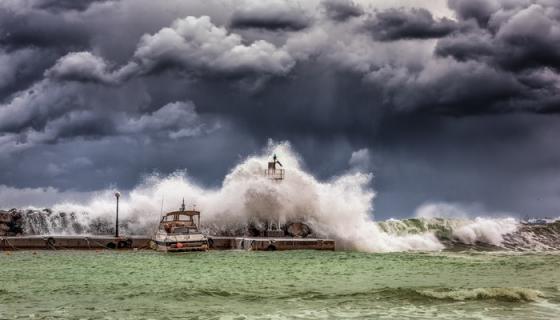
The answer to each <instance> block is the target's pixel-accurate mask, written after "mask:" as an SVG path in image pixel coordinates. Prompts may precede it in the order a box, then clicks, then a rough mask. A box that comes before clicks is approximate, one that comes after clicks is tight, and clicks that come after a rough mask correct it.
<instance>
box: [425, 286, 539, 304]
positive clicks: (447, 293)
mask: <svg viewBox="0 0 560 320" xmlns="http://www.w3.org/2000/svg"><path fill="white" fill-rule="evenodd" d="M415 293H416V294H418V295H420V296H423V297H427V298H429V299H438V300H453V301H465V300H496V301H507V302H534V301H538V300H539V298H543V297H544V294H543V293H542V292H540V291H538V290H534V289H528V288H474V289H439V290H433V289H430V290H415Z"/></svg>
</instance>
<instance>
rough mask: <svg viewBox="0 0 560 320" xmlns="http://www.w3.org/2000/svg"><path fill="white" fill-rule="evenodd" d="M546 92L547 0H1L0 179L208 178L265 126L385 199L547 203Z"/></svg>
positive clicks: (398, 207) (14, 182)
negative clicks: (360, 177) (184, 173)
mask: <svg viewBox="0 0 560 320" xmlns="http://www.w3.org/2000/svg"><path fill="white" fill-rule="evenodd" d="M559 93H560V2H559V1H557V0H448V1H444V0H441V1H437V0H423V1H422V0H400V1H381V0H361V1H357V0H356V1H354V2H353V1H350V0H324V1H312V0H305V1H304V0H299V1H298V0H293V1H289V0H269V1H262V0H245V1H243V0H192V1H182V0H180V1H179V0H166V1H157V2H156V1H153V0H115V1H111V0H106V1H82V0H0V168H1V170H0V192H4V193H5V194H6V193H8V192H10V193H17V192H20V191H21V192H24V191H25V190H27V192H28V193H29V190H32V191H33V190H34V191H33V192H35V193H33V192H31V193H29V194H35V196H37V197H39V196H38V195H37V194H38V193H37V192H38V191H37V190H38V189H37V188H49V189H48V190H51V191H52V190H55V191H56V192H59V193H62V194H65V193H66V194H69V195H70V194H71V195H76V194H80V193H82V192H90V191H94V190H101V189H105V188H107V187H113V186H114V187H117V188H119V189H123V190H127V189H131V188H133V187H134V186H135V185H137V184H138V183H139V182H140V181H141V180H142V179H143V177H145V176H146V175H147V174H150V173H152V172H159V173H162V174H168V173H171V172H174V171H176V170H179V169H185V168H186V169H187V170H188V173H189V175H190V176H191V177H193V178H194V179H195V180H196V181H197V182H198V183H200V184H201V185H204V186H207V187H212V186H219V184H220V183H221V181H222V179H223V176H224V175H225V174H226V173H227V172H228V170H229V169H231V168H232V167H233V166H234V165H235V164H236V163H238V162H239V161H241V160H242V159H244V158H245V157H246V156H247V155H250V154H253V153H255V152H259V151H260V150H262V149H263V147H265V146H266V144H267V142H268V140H269V139H272V140H274V141H289V142H290V143H291V144H292V146H293V147H294V149H295V150H296V151H297V152H298V153H299V154H300V155H301V156H302V159H303V161H304V162H305V164H306V166H307V168H308V170H309V171H310V172H312V173H313V174H314V175H315V176H317V177H318V178H320V179H329V178H330V177H333V176H336V175H338V174H341V173H343V172H346V171H348V170H353V168H360V169H361V170H369V171H372V172H373V173H374V175H375V178H374V180H373V187H374V189H375V190H376V192H377V198H376V200H375V210H376V213H377V215H378V217H381V218H387V217H404V216H410V215H412V214H413V212H414V210H415V208H417V207H418V206H420V205H421V204H423V203H426V202H448V203H460V204H466V205H476V206H479V207H483V208H485V210H487V211H488V212H511V213H514V214H517V215H519V216H524V215H526V214H528V215H532V216H558V213H559V212H560V142H559V139H560V121H559V120H560V119H559V117H558V115H559V112H560V95H559ZM39 193H40V192H39ZM35 196H30V197H29V200H28V201H29V204H33V203H34V201H36V198H35ZM1 198H2V197H0V199H1ZM4 198H6V197H4ZM6 205H8V204H2V203H0V207H3V206H6Z"/></svg>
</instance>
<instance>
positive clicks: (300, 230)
mask: <svg viewBox="0 0 560 320" xmlns="http://www.w3.org/2000/svg"><path fill="white" fill-rule="evenodd" d="M285 228H286V233H287V234H288V235H290V236H292V237H294V238H305V237H307V236H308V235H310V234H311V228H310V227H309V226H308V225H306V224H305V223H302V222H291V223H287V224H286V226H285Z"/></svg>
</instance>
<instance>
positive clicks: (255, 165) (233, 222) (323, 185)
mask: <svg viewBox="0 0 560 320" xmlns="http://www.w3.org/2000/svg"><path fill="white" fill-rule="evenodd" d="M271 154H277V155H279V156H280V160H281V161H282V163H283V165H284V168H285V169H286V174H285V178H284V180H283V181H281V182H278V181H274V180H270V179H268V178H266V177H265V176H264V169H265V168H266V166H267V162H268V161H269V160H270V159H269V157H270V155H271ZM301 163H302V162H301V161H300V159H299V157H298V155H297V154H295V153H294V152H293V151H292V149H291V147H290V145H289V144H288V143H280V144H269V146H268V148H267V149H266V150H264V152H263V153H262V154H261V155H254V156H250V157H248V158H247V159H246V160H245V161H243V162H242V163H240V164H238V165H237V166H235V167H234V168H233V169H232V170H231V172H230V173H229V174H228V175H227V176H226V177H225V179H224V180H223V182H222V185H221V186H220V187H219V188H215V189H208V188H203V187H200V186H198V185H197V184H195V183H193V182H192V180H191V179H190V178H189V176H188V174H187V172H177V173H174V174H172V175H170V176H165V177H162V176H158V175H153V176H151V177H148V178H146V179H145V181H144V182H143V183H142V184H140V185H139V186H137V187H136V188H134V189H133V190H132V191H130V192H129V193H127V194H123V196H122V197H121V202H120V216H121V221H122V228H123V229H124V231H125V232H127V233H129V234H150V233H151V232H153V230H154V228H155V227H156V226H157V222H158V221H159V217H160V214H161V212H166V211H172V210H176V209H177V208H178V206H179V204H180V201H181V200H182V199H183V198H184V199H185V203H186V204H187V206H191V205H196V207H197V209H198V210H200V211H201V212H202V217H201V218H202V226H203V228H204V229H205V230H206V231H207V232H209V233H211V234H220V235H241V234H242V233H243V232H244V230H247V228H248V226H256V227H261V228H262V226H263V225H264V224H266V223H269V222H273V223H276V224H278V225H282V224H286V223H289V222H303V223H305V224H307V225H309V226H310V227H311V229H312V230H313V233H314V234H313V235H314V236H320V237H329V238H334V239H336V240H337V247H339V248H343V249H354V250H360V251H368V252H388V251H411V250H422V251H433V250H442V249H444V248H446V247H450V246H453V245H457V244H463V245H480V244H483V245H488V246H497V247H504V248H509V247H512V248H517V247H518V246H519V243H522V244H523V246H524V247H531V248H543V249H547V248H554V246H557V244H558V241H557V240H560V237H558V235H560V228H557V229H553V230H552V231H551V232H549V233H547V234H545V235H543V236H542V237H541V238H539V234H536V233H533V234H531V233H530V232H527V227H526V226H524V225H522V224H520V223H519V222H518V221H516V220H515V219H512V218H503V219H489V218H476V219H474V220H469V219H452V218H446V219H443V218H415V219H405V220H388V221H384V222H379V223H378V222H375V221H374V220H373V207H372V203H373V199H374V197H375V193H374V191H373V190H372V189H371V184H370V182H371V179H372V175H371V174H368V173H362V172H358V171H355V170H352V171H349V172H347V173H345V174H342V175H340V176H337V177H334V178H332V179H331V180H329V181H318V180H317V179H315V178H314V177H313V176H312V175H310V174H308V173H307V172H305V170H304V169H303V168H302V164H301ZM113 193H114V190H105V191H102V192H99V193H97V194H95V195H94V196H92V197H91V198H90V199H89V200H87V201H85V202H84V201H81V202H80V203H77V202H72V201H66V202H61V203H58V204H56V205H54V206H53V207H52V208H51V209H45V210H35V209H33V208H30V209H28V210H26V211H25V210H24V212H22V213H21V215H22V220H23V223H22V224H23V226H22V228H23V233H27V234H102V233H110V232H111V231H112V228H113V223H114V220H113V219H114V211H115V200H114V196H113ZM540 234H541V235H542V234H543V233H542V232H541V233H540ZM551 236H556V237H557V238H554V239H553V240H551V241H548V240H550V239H551ZM519 239H521V240H522V241H518V240H519ZM543 239H544V240H546V241H543ZM547 239H548V240H547Z"/></svg>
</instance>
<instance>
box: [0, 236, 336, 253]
mask: <svg viewBox="0 0 560 320" xmlns="http://www.w3.org/2000/svg"><path fill="white" fill-rule="evenodd" d="M150 241H151V237H149V236H130V237H113V236H82V235H76V236H41V235H34V236H12V237H0V250H2V251H7V250H10V251H11V250H69V249H73V250H76V249H77V250H88V249H90V250H91V249H94V250H99V249H110V250H141V249H150V246H151V244H150ZM208 244H209V248H208V249H209V250H249V251H276V250H278V251H284V250H331V251H333V250H335V247H336V246H335V241H334V240H331V239H314V238H289V237H278V238H271V237H220V236H209V237H208Z"/></svg>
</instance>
